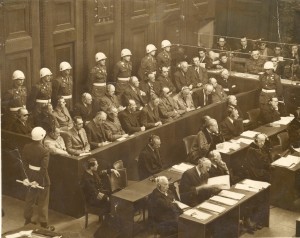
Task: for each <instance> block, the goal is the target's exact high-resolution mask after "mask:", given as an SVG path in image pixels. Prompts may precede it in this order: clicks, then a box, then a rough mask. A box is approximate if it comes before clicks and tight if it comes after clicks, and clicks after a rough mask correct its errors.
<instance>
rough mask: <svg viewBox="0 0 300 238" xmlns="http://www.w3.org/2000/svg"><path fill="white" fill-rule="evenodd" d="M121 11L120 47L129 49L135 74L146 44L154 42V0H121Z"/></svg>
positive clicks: (144, 52)
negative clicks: (121, 43)
mask: <svg viewBox="0 0 300 238" xmlns="http://www.w3.org/2000/svg"><path fill="white" fill-rule="evenodd" d="M122 13H123V14H122V42H123V45H122V48H128V49H130V50H131V52H132V54H133V56H132V59H131V60H132V67H133V74H136V73H137V71H138V68H139V65H140V62H141V59H142V58H143V57H144V56H145V54H146V49H145V47H146V45H147V44H150V43H151V44H155V13H154V1H153V0H143V1H140V0H130V1H128V0H123V1H122ZM156 47H157V48H159V47H158V45H156Z"/></svg>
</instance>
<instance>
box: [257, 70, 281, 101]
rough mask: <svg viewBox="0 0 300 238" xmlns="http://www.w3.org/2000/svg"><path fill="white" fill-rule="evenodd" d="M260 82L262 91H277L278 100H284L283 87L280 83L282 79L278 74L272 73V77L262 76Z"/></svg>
mask: <svg viewBox="0 0 300 238" xmlns="http://www.w3.org/2000/svg"><path fill="white" fill-rule="evenodd" d="M259 81H260V88H261V89H267V90H272V89H275V91H276V95H277V97H278V99H281V98H282V96H283V87H282V84H281V81H280V77H279V76H278V75H277V74H275V73H272V74H270V75H267V74H263V75H260V77H259Z"/></svg>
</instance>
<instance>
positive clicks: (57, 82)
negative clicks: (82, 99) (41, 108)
mask: <svg viewBox="0 0 300 238" xmlns="http://www.w3.org/2000/svg"><path fill="white" fill-rule="evenodd" d="M72 92H73V78H72V76H69V77H68V78H67V77H64V76H58V77H57V78H56V79H54V80H53V83H52V99H53V101H54V102H55V101H56V100H57V99H58V97H59V96H67V95H72Z"/></svg>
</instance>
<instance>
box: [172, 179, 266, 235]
mask: <svg viewBox="0 0 300 238" xmlns="http://www.w3.org/2000/svg"><path fill="white" fill-rule="evenodd" d="M239 185H243V186H242V187H243V189H241V188H240V189H238V188H236V186H238V187H239ZM269 185H270V184H268V183H263V182H259V181H253V180H244V181H242V182H241V183H240V184H236V185H235V186H232V187H231V188H230V189H229V190H222V191H221V192H220V193H219V194H218V195H216V196H213V197H211V198H210V199H209V200H207V201H205V202H203V203H201V204H199V205H198V206H196V207H194V208H192V209H189V210H186V211H185V212H184V213H183V214H182V215H181V216H180V217H179V223H178V237H179V238H187V237H197V238H204V237H211V236H213V237H238V236H239V234H240V220H241V219H242V217H241V216H242V214H241V211H242V209H243V208H244V207H245V206H247V204H248V203H249V202H251V201H252V202H253V199H257V197H259V196H261V197H263V198H264V199H266V198H268V196H269V192H270V189H269ZM264 206H265V207H264V208H265V211H266V213H264V215H263V218H262V221H263V225H264V226H267V227H268V226H269V216H270V212H269V202H268V201H267V202H266V203H265V204H264Z"/></svg>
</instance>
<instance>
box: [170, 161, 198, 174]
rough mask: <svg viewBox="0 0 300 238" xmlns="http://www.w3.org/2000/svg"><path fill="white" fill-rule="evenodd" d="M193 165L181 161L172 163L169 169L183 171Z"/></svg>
mask: <svg viewBox="0 0 300 238" xmlns="http://www.w3.org/2000/svg"><path fill="white" fill-rule="evenodd" d="M193 167H194V165H191V164H186V163H181V164H176V165H173V166H172V168H171V170H175V171H177V172H180V173H183V172H185V171H186V170H188V169H191V168H193Z"/></svg>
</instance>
